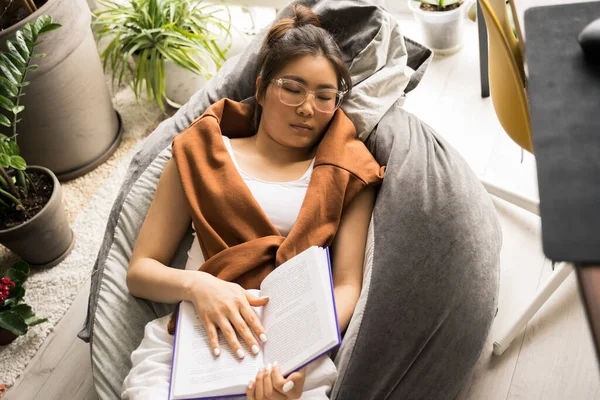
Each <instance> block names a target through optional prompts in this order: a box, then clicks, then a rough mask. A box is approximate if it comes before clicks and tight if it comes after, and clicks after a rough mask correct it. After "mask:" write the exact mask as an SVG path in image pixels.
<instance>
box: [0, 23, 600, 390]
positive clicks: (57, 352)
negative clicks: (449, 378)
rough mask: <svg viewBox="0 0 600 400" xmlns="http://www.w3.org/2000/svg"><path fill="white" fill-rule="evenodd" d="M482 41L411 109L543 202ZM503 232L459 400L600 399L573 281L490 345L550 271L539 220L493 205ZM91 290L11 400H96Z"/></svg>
mask: <svg viewBox="0 0 600 400" xmlns="http://www.w3.org/2000/svg"><path fill="white" fill-rule="evenodd" d="M399 18H400V19H401V27H402V30H403V32H404V33H405V34H406V35H407V36H409V37H411V38H413V39H415V40H421V37H420V32H419V30H418V27H417V26H416V25H415V24H414V22H413V21H412V20H411V19H410V17H408V18H407V17H402V16H400V17H399ZM477 57H478V53H477V35H476V29H475V24H473V23H470V22H469V23H468V24H467V26H466V31H465V47H464V48H463V50H462V51H461V52H460V53H458V54H456V55H454V56H450V57H447V58H444V59H436V60H434V62H433V63H432V65H431V67H430V69H429V71H428V72H427V73H426V75H425V78H424V80H423V81H422V83H421V84H420V85H419V87H418V88H417V89H416V90H415V91H414V92H412V93H410V94H409V95H408V99H407V101H406V105H405V108H406V109H408V110H409V111H411V112H413V113H414V114H416V115H417V116H419V117H420V118H421V119H423V120H424V121H425V122H426V123H428V124H429V125H430V126H432V127H433V128H434V129H436V130H438V131H439V132H440V133H442V135H443V136H444V137H446V138H447V139H448V140H449V141H450V143H451V144H452V145H453V146H454V147H456V148H457V149H458V150H459V151H460V152H461V154H462V155H463V156H464V157H465V159H466V160H467V161H468V162H469V164H470V165H471V167H472V168H473V169H474V171H475V172H476V173H477V174H478V175H479V176H480V177H481V178H485V179H487V180H490V181H492V182H494V183H496V184H498V185H501V186H504V187H506V188H509V189H511V190H515V191H518V192H520V193H523V194H526V195H529V196H531V197H536V193H537V187H536V183H535V162H534V159H533V157H532V156H530V155H527V154H526V155H524V159H523V162H521V152H520V150H519V148H518V147H517V146H516V145H514V144H513V143H512V142H511V141H510V140H509V139H508V138H507V136H506V135H505V134H504V132H503V131H502V128H501V127H500V125H499V124H498V122H497V120H496V117H495V114H494V111H493V108H492V103H491V99H489V98H488V99H482V98H481V97H480V89H479V69H478V58H477ZM495 204H496V208H497V210H498V214H499V216H500V220H501V223H502V228H503V233H504V244H503V249H502V267H501V288H500V299H499V313H498V315H497V317H496V319H495V322H494V325H493V326H492V332H491V334H490V337H489V339H488V344H487V346H486V348H485V349H484V351H483V353H482V355H481V357H480V359H479V362H478V364H477V366H476V369H475V372H474V374H473V376H472V377H471V378H470V380H469V381H468V382H467V384H466V385H465V387H464V390H463V391H462V393H461V394H460V396H459V399H475V400H494V399H524V400H537V399H539V400H571V399H574V400H588V399H589V400H591V399H600V378H599V374H598V364H597V362H596V360H595V358H594V349H593V345H592V342H591V337H590V333H589V329H588V325H587V321H586V319H585V315H584V312H583V308H582V305H581V300H580V297H579V293H578V289H577V285H576V280H575V275H574V274H572V275H571V276H570V277H569V278H568V279H567V280H566V281H565V282H564V283H563V285H562V286H561V287H560V288H559V289H558V290H557V292H556V293H555V294H554V295H553V296H552V297H551V298H550V300H549V301H548V302H547V303H546V304H545V305H544V306H543V307H542V309H541V310H540V311H539V312H538V313H537V314H536V316H535V317H534V318H533V319H532V320H531V322H530V323H529V325H528V326H527V328H526V330H525V331H524V332H523V333H521V334H520V335H519V336H518V337H517V338H516V339H515V340H514V342H513V344H512V345H511V347H510V348H509V349H508V350H507V351H506V352H505V353H504V354H503V355H502V356H493V355H492V342H493V340H494V338H496V335H497V334H498V332H499V331H500V330H501V328H502V327H503V326H506V324H508V323H510V322H511V321H513V320H514V319H515V318H516V314H517V313H518V312H519V311H520V310H522V309H523V308H524V307H525V305H526V304H527V302H528V300H529V299H530V298H531V297H532V296H533V295H534V293H535V291H536V288H537V287H539V286H540V285H541V284H542V283H543V282H544V281H545V280H546V279H547V278H548V277H549V276H550V274H551V273H552V269H551V263H550V262H549V261H548V260H546V259H545V258H544V256H543V254H542V251H541V242H540V222H539V219H538V218H537V217H535V216H532V215H530V214H528V213H527V212H524V211H521V210H519V209H517V208H516V207H514V206H511V205H508V204H506V203H504V202H502V201H500V200H497V201H495ZM88 286H89V282H88V284H87V285H86V287H84V288H83V289H82V291H81V293H79V295H78V297H77V298H76V300H75V302H74V304H73V306H72V307H71V309H70V310H69V311H68V312H67V313H66V314H65V316H64V318H63V319H62V320H61V321H60V323H59V324H58V325H57V326H56V330H55V331H54V332H53V333H52V334H51V335H50V336H49V337H48V339H47V340H46V342H45V343H44V345H43V347H42V348H41V349H40V351H39V352H38V353H37V355H36V357H35V358H34V359H33V360H32V362H31V363H30V364H29V366H28V368H27V370H26V371H25V373H24V374H23V376H22V377H21V378H20V379H19V380H18V381H17V383H16V384H15V386H14V387H12V388H11V389H10V390H9V391H8V392H7V393H6V394H5V398H6V399H8V400H33V399H36V400H42V399H43V400H55V399H57V400H58V399H69V400H71V399H72V400H79V399H81V400H88V399H95V398H96V394H95V392H94V389H93V383H92V376H91V368H90V356H89V347H88V345H87V344H85V343H83V342H82V341H80V340H79V339H77V338H76V334H77V332H78V331H79V330H80V328H81V326H82V323H83V320H84V317H85V311H86V306H87V295H88V291H89V288H88ZM432 400H435V399H432Z"/></svg>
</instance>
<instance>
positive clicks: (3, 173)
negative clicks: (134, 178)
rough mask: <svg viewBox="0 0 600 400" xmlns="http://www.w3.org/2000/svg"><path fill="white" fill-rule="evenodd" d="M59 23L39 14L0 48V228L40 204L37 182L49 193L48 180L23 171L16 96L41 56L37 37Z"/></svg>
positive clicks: (15, 222) (28, 216) (33, 211)
mask: <svg viewBox="0 0 600 400" xmlns="http://www.w3.org/2000/svg"><path fill="white" fill-rule="evenodd" d="M59 26H60V25H59V24H54V23H52V18H51V17H50V16H47V15H43V16H41V17H39V18H38V19H37V20H36V21H35V22H34V23H33V24H26V25H25V26H24V27H23V29H22V30H19V31H17V32H16V34H15V39H13V40H7V42H6V50H4V51H1V52H0V107H1V108H2V110H1V111H2V113H1V114H0V229H7V228H10V227H12V226H14V225H19V224H21V223H23V222H24V221H27V220H28V219H31V218H32V217H33V216H34V215H35V214H37V213H38V212H39V211H40V210H41V208H43V206H44V204H45V202H43V201H42V199H40V193H39V192H40V190H39V189H40V188H39V187H38V186H41V185H48V184H49V185H50V188H49V189H50V190H49V193H52V187H51V186H52V181H51V180H48V179H46V180H43V179H37V182H39V185H37V186H36V183H35V182H34V180H32V179H31V177H30V176H29V175H28V174H27V173H26V171H25V170H26V168H27V163H26V162H25V160H24V159H23V158H22V157H21V156H20V155H19V146H18V145H17V123H18V122H19V121H20V119H18V116H19V113H21V112H22V111H23V109H24V106H23V105H21V104H19V100H20V98H21V96H23V88H24V87H25V86H27V85H28V84H29V83H28V82H27V81H25V78H26V76H27V72H29V71H34V70H36V69H37V65H35V64H32V61H33V59H34V58H36V57H42V56H43V54H35V53H34V52H33V51H34V49H35V47H36V45H37V44H38V43H39V41H38V40H39V37H40V36H41V35H43V34H44V33H47V32H50V31H52V30H54V29H56V28H58V27H59ZM46 201H47V199H46Z"/></svg>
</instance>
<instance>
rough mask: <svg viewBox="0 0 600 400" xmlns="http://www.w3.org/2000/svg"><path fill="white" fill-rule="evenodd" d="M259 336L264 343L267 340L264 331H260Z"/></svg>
mask: <svg viewBox="0 0 600 400" xmlns="http://www.w3.org/2000/svg"><path fill="white" fill-rule="evenodd" d="M259 338H260V340H261V341H262V342H263V343H265V342H266V341H267V335H265V334H264V333H261V334H260V336H259Z"/></svg>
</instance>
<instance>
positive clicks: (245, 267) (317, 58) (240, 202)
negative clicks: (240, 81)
mask: <svg viewBox="0 0 600 400" xmlns="http://www.w3.org/2000/svg"><path fill="white" fill-rule="evenodd" d="M293 13H294V15H293V16H292V17H291V18H286V19H282V20H281V21H279V22H277V23H276V24H274V25H273V26H272V27H271V29H270V30H269V32H268V33H267V35H266V37H265V40H264V42H263V44H262V48H261V52H260V55H259V66H260V69H259V73H258V76H257V78H256V104H255V106H254V107H250V106H249V105H247V104H242V103H237V102H234V101H231V100H229V99H222V100H220V101H218V102H217V103H215V104H213V105H212V106H211V107H209V108H208V109H207V110H206V112H205V113H204V114H203V115H202V116H201V117H200V118H198V119H197V120H196V121H194V122H193V123H192V124H191V125H190V127H188V128H187V129H186V130H184V131H183V132H182V133H180V134H179V135H177V136H176V137H175V139H174V141H173V157H172V158H171V159H170V160H169V161H168V162H167V165H166V166H165V168H164V171H163V173H162V176H161V178H160V181H159V183H158V187H157V189H156V192H155V195H154V200H153V202H152V205H151V207H150V209H149V211H148V214H147V216H146V219H145V221H144V224H143V226H142V228H141V231H140V233H139V236H138V238H137V242H136V244H135V248H134V250H133V254H132V257H131V261H130V263H129V270H128V273H127V286H128V288H129V290H130V292H131V294H132V295H133V296H136V297H140V298H144V299H149V300H153V301H157V302H163V303H177V302H179V301H188V302H191V303H192V304H193V305H194V307H195V309H196V312H197V314H198V317H199V318H200V320H201V321H202V323H203V324H204V327H205V329H206V331H207V332H208V336H209V341H210V345H211V348H212V349H213V352H214V357H219V355H220V354H221V349H220V347H219V335H223V337H224V338H225V340H226V341H227V343H228V344H229V345H230V347H231V351H233V354H235V356H236V357H239V358H243V357H245V356H246V354H244V350H243V348H242V345H241V342H245V344H246V345H247V346H246V348H247V349H251V350H250V351H252V352H253V353H258V352H260V351H262V345H263V343H264V342H266V341H268V338H269V332H266V331H265V329H264V328H263V326H262V325H261V323H260V321H259V320H258V318H257V316H256V314H255V313H254V311H253V310H252V307H258V306H263V305H265V304H266V303H267V302H268V298H258V297H254V296H252V295H251V294H249V293H248V292H247V291H246V289H254V288H258V286H259V284H260V282H261V281H262V279H263V278H264V277H265V276H266V275H268V273H269V272H271V271H272V270H273V269H274V268H276V267H277V266H278V265H280V264H281V263H282V262H285V261H286V260H288V259H289V258H291V257H293V256H294V255H296V254H298V253H300V252H302V251H303V250H305V249H307V248H308V247H310V246H313V245H314V246H322V247H325V246H329V247H330V250H331V263H332V273H333V282H334V297H335V303H336V308H337V317H338V323H339V327H340V330H341V331H342V332H343V331H344V330H345V329H346V328H347V326H348V324H349V322H350V318H351V316H352V314H353V312H354V308H355V306H356V303H357V301H358V298H359V295H360V291H361V285H362V276H363V270H362V268H363V262H364V255H365V254H364V253H365V243H366V237H367V230H368V225H369V221H370V218H371V213H372V210H373V205H374V201H375V186H376V185H378V184H380V183H381V181H382V179H383V173H384V167H381V166H379V165H378V164H377V162H376V161H375V159H374V158H373V156H372V155H371V154H370V153H369V151H368V149H367V148H366V147H365V145H364V144H363V143H362V142H361V141H360V140H358V139H357V138H356V130H355V128H354V125H353V124H352V122H351V121H350V120H349V119H348V117H347V116H346V115H345V114H344V112H343V111H342V110H341V109H339V107H340V105H341V103H342V101H343V100H344V97H345V96H347V95H348V93H349V91H350V90H351V88H352V82H351V80H350V75H349V72H348V70H347V68H346V66H345V64H344V62H343V60H342V58H341V52H340V50H339V48H338V46H337V45H336V43H335V41H334V40H333V38H332V37H331V36H330V34H329V33H328V32H327V31H326V30H324V29H323V28H321V27H320V24H319V20H318V17H317V16H316V15H315V14H314V13H313V12H312V11H311V10H310V9H308V8H306V7H304V6H300V5H295V6H294V7H293ZM190 224H192V226H193V228H194V231H195V233H194V235H195V237H194V241H193V244H192V246H191V248H190V250H189V251H188V260H187V264H186V267H185V269H184V270H179V269H175V268H171V267H169V263H170V262H171V260H172V258H173V256H174V253H175V251H176V249H177V247H178V245H179V243H180V242H181V240H182V238H183V237H184V235H185V233H186V231H187V230H188V227H189V226H190ZM172 322H173V319H172V316H165V317H163V318H159V319H156V320H154V321H152V322H150V323H148V324H147V325H146V328H145V334H144V338H143V340H142V342H141V344H140V345H139V347H138V348H137V349H136V350H135V351H134V352H133V353H132V355H131V360H132V364H133V366H132V368H131V370H130V372H129V374H128V376H127V377H126V379H125V381H124V385H123V391H122V398H123V399H144V400H147V399H154V398H156V399H161V400H162V399H165V398H167V397H168V389H169V379H170V370H171V357H172V351H173V336H172V335H171V334H170V333H169V330H172V328H173V325H172ZM336 377H337V371H336V367H335V365H334V363H333V361H332V360H331V358H329V356H328V355H325V356H322V357H320V358H319V359H317V360H315V361H314V362H312V363H310V364H309V365H308V366H307V367H304V368H303V369H301V370H300V371H297V372H294V373H292V374H290V375H289V376H288V377H286V378H284V377H283V376H282V374H281V371H280V370H279V366H277V365H276V366H273V365H267V366H266V367H265V368H262V369H261V370H260V371H259V372H258V373H257V375H256V378H255V379H254V380H253V381H251V382H249V384H248V388H247V392H246V396H247V397H248V398H249V399H260V400H262V399H298V398H303V399H308V398H327V396H328V395H329V394H330V391H331V389H332V387H333V384H334V383H335V380H336Z"/></svg>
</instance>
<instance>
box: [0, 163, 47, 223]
mask: <svg viewBox="0 0 600 400" xmlns="http://www.w3.org/2000/svg"><path fill="white" fill-rule="evenodd" d="M27 175H28V176H29V178H30V179H31V181H32V183H33V185H32V187H31V190H30V191H29V193H28V195H27V198H25V199H24V200H23V205H24V207H25V210H21V211H20V210H17V209H15V208H11V209H10V210H6V209H2V208H0V230H4V229H9V228H14V227H15V226H18V225H21V224H22V223H24V222H26V221H28V220H30V219H31V218H33V217H35V216H36V214H37V213H39V212H40V211H41V210H42V208H44V206H45V205H46V204H47V203H48V201H49V200H50V196H52V191H53V190H54V184H53V182H52V177H50V176H48V175H46V174H44V173H41V172H37V171H29V172H28V173H27Z"/></svg>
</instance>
